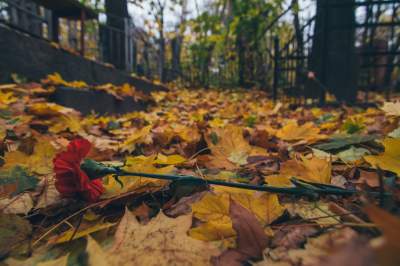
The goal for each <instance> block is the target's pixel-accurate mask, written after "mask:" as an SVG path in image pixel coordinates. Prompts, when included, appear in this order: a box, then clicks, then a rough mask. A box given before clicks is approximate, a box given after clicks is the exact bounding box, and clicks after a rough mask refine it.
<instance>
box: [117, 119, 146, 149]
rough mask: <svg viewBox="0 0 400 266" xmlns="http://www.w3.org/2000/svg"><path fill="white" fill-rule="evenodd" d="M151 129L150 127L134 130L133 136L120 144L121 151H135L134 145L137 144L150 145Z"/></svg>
mask: <svg viewBox="0 0 400 266" xmlns="http://www.w3.org/2000/svg"><path fill="white" fill-rule="evenodd" d="M151 129H152V125H149V126H146V127H143V128H141V129H139V130H135V131H134V132H133V134H131V135H130V136H129V137H128V138H127V139H126V140H125V141H124V142H123V143H122V144H121V147H120V148H121V151H122V152H124V151H129V152H132V151H134V150H135V148H136V147H135V146H136V144H139V143H150V142H151V136H150V131H151Z"/></svg>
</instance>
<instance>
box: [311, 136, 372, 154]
mask: <svg viewBox="0 0 400 266" xmlns="http://www.w3.org/2000/svg"><path fill="white" fill-rule="evenodd" d="M377 138H378V136H377V135H365V136H364V135H357V134H353V135H336V136H332V137H330V140H329V142H327V143H322V144H318V145H314V148H317V149H320V150H324V151H330V150H336V149H341V148H344V147H347V146H350V145H355V144H360V143H365V142H370V141H373V140H375V139H377Z"/></svg>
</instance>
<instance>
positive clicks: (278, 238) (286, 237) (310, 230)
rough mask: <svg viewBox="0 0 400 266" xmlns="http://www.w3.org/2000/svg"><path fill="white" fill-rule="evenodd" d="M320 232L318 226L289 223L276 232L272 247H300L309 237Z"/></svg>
mask: <svg viewBox="0 0 400 266" xmlns="http://www.w3.org/2000/svg"><path fill="white" fill-rule="evenodd" d="M317 232H318V230H317V228H316V226H314V225H307V226H296V224H289V225H287V226H284V227H282V228H280V229H279V230H277V231H275V232H274V238H273V240H272V243H271V246H272V247H284V248H287V249H293V248H299V246H300V245H301V244H302V243H303V242H305V241H306V240H307V238H308V237H310V236H312V235H314V234H316V233H317Z"/></svg>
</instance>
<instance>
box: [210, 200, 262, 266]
mask: <svg viewBox="0 0 400 266" xmlns="http://www.w3.org/2000/svg"><path fill="white" fill-rule="evenodd" d="M229 216H230V218H231V219H232V224H233V229H234V230H235V231H236V234H237V240H236V243H237V247H236V248H233V249H228V250H226V251H224V252H223V253H222V254H221V255H219V256H218V257H216V258H213V264H214V265H218V266H224V265H226V266H241V265H242V263H244V262H246V261H247V260H249V259H260V258H261V256H262V252H263V250H264V249H265V248H266V247H267V245H268V242H269V238H268V236H267V235H266V234H265V232H264V229H263V227H262V226H261V224H260V222H259V221H258V220H257V218H256V217H255V216H254V215H253V214H252V213H251V212H250V211H249V210H248V209H246V208H244V207H243V206H242V205H240V204H238V203H236V202H235V201H234V200H232V199H231V200H230V202H229Z"/></svg>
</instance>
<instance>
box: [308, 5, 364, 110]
mask: <svg viewBox="0 0 400 266" xmlns="http://www.w3.org/2000/svg"><path fill="white" fill-rule="evenodd" d="M354 1H355V0H331V1H325V0H317V15H316V24H315V28H314V39H313V47H312V52H311V60H310V69H311V70H312V71H314V72H315V74H316V77H317V79H319V81H320V82H315V83H313V84H311V96H316V95H317V94H318V92H319V94H320V102H321V103H322V104H323V103H324V101H325V86H326V87H327V88H328V89H329V90H330V91H331V92H332V93H333V94H334V95H335V96H336V98H337V100H338V101H344V102H354V101H355V99H356V94H357V72H358V71H357V60H356V59H357V58H356V50H355V14H354V13H355V12H354ZM321 83H322V85H321ZM309 85H310V84H309ZM309 92H310V91H309ZM309 96H310V94H309Z"/></svg>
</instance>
